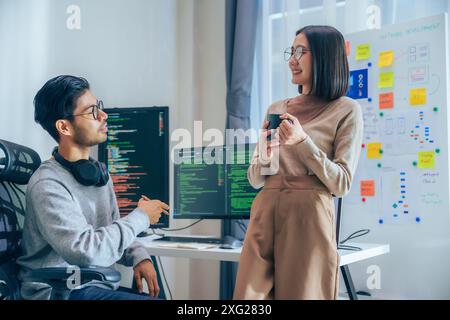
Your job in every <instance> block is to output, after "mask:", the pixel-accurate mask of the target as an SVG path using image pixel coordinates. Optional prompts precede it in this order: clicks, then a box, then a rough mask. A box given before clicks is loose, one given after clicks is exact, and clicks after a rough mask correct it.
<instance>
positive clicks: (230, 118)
mask: <svg viewBox="0 0 450 320" xmlns="http://www.w3.org/2000/svg"><path fill="white" fill-rule="evenodd" d="M259 3H260V0H226V4H225V5H226V8H225V10H226V12H225V15H226V16H225V33H226V34H225V50H226V52H225V59H226V73H227V102H226V104H227V119H226V128H227V129H245V130H247V129H249V128H250V102H251V100H250V99H251V89H252V76H253V62H254V56H255V40H256V26H257V19H258V14H259V8H260V6H259ZM222 235H223V236H224V235H233V236H236V237H242V233H241V235H239V234H238V230H237V228H236V227H235V225H233V222H232V221H231V220H223V223H222ZM236 271H237V263H231V262H221V269H220V298H221V299H231V298H232V295H233V290H234V282H235V279H236Z"/></svg>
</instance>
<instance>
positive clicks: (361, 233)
mask: <svg viewBox="0 0 450 320" xmlns="http://www.w3.org/2000/svg"><path fill="white" fill-rule="evenodd" d="M369 232H370V229H361V230H358V231H355V232H353V233H352V234H351V235H349V236H348V237H347V238H345V239H344V240H342V241H340V242H339V245H338V249H342V250H353V251H361V250H362V249H361V248H360V247H356V246H350V245H347V244H346V245H344V243H346V242H347V241H349V240H352V239H356V238H359V237H362V236H365V235H366V234H368V233H369Z"/></svg>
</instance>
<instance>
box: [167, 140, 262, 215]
mask: <svg viewBox="0 0 450 320" xmlns="http://www.w3.org/2000/svg"><path fill="white" fill-rule="evenodd" d="M252 144H253V145H255V143H245V145H252ZM214 147H222V148H223V149H224V150H225V149H226V148H229V147H230V146H227V145H221V146H203V147H191V148H178V149H174V150H173V152H177V151H178V150H181V149H200V148H202V150H204V149H205V148H214ZM250 158H251V155H250ZM225 166H226V164H225ZM172 170H173V180H174V181H175V178H176V164H175V163H172ZM175 197H176V195H175V183H174V202H175ZM227 197H228V196H227ZM227 200H228V199H225V201H227ZM226 206H227V207H228V204H227V205H226ZM173 210H174V211H173V214H172V217H173V218H174V219H178V220H183V219H205V220H248V219H250V212H249V213H248V214H245V215H241V214H240V215H232V214H230V213H228V214H227V213H224V214H216V213H209V212H208V213H195V214H194V213H183V214H181V215H176V214H175V203H174V206H173Z"/></svg>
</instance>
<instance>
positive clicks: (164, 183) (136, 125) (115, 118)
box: [98, 107, 169, 228]
mask: <svg viewBox="0 0 450 320" xmlns="http://www.w3.org/2000/svg"><path fill="white" fill-rule="evenodd" d="M105 112H106V113H107V114H108V138H107V140H106V142H105V143H102V144H100V145H99V150H98V151H99V152H98V156H99V160H100V161H102V162H103V163H105V164H106V165H107V167H108V170H109V173H110V175H111V177H112V180H113V183H114V191H115V194H116V197H117V203H118V206H119V210H120V215H121V216H126V215H127V214H128V213H130V212H131V211H132V210H134V209H135V208H136V207H137V204H138V201H139V199H140V198H141V195H145V196H147V197H149V198H150V199H158V200H161V201H163V202H165V203H167V204H169V118H168V116H169V109H168V107H142V108H114V109H105ZM168 226H169V218H168V216H167V215H164V214H163V215H162V216H161V218H160V220H159V222H158V223H157V224H153V225H151V227H152V228H163V227H168Z"/></svg>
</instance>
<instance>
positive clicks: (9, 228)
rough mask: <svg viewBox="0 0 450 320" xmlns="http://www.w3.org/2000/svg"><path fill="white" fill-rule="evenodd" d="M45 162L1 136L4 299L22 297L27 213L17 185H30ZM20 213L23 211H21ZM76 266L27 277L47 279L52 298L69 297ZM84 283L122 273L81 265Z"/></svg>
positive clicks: (115, 278)
mask: <svg viewBox="0 0 450 320" xmlns="http://www.w3.org/2000/svg"><path fill="white" fill-rule="evenodd" d="M40 163H41V159H40V157H39V155H38V154H37V153H36V152H35V151H34V150H32V149H30V148H27V147H24V146H21V145H18V144H15V143H12V142H8V141H5V140H1V139H0V300H20V299H21V296H20V283H19V280H18V279H17V274H18V272H19V269H20V267H19V266H18V265H17V264H16V259H17V258H18V257H19V256H20V255H21V254H22V251H21V245H20V241H21V238H22V234H21V220H23V216H24V215H25V208H24V206H23V196H24V195H25V193H24V192H23V191H22V190H21V189H20V188H19V187H18V186H17V185H26V184H27V183H28V181H29V179H30V178H31V175H32V174H33V173H34V171H36V169H37V168H38V167H39V165H40ZM18 214H20V215H18ZM71 270H72V269H69V268H65V267H55V268H41V269H35V270H31V271H30V272H28V274H27V275H26V276H25V279H24V281H32V282H40V283H46V284H48V285H50V286H51V287H52V293H51V297H50V299H52V300H67V299H68V298H69V295H70V292H71V289H70V288H68V285H67V283H68V281H69V283H70V281H71V279H72V278H73V272H71ZM78 271H79V276H80V285H82V284H85V283H87V282H89V281H92V280H99V281H108V282H113V283H117V282H119V281H120V273H119V272H118V271H116V270H115V269H113V268H103V267H95V266H93V267H86V268H77V272H78Z"/></svg>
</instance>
